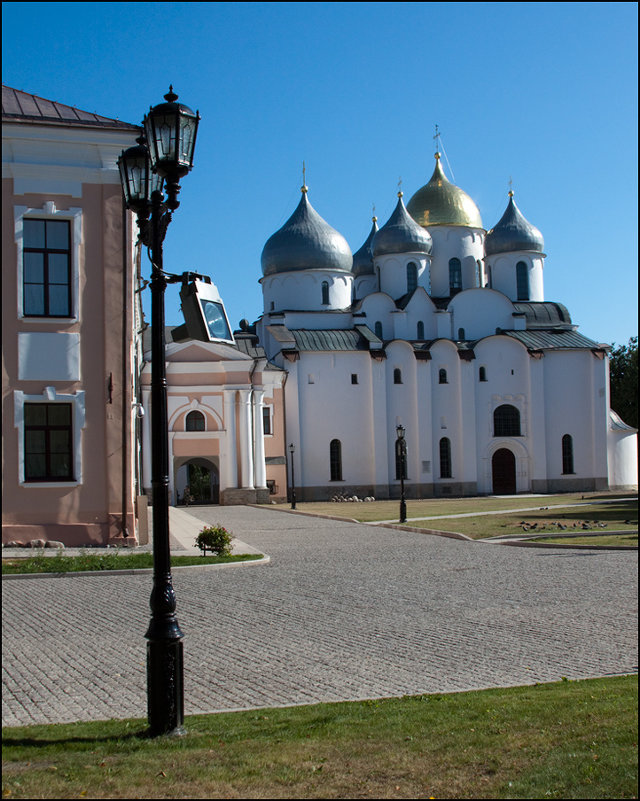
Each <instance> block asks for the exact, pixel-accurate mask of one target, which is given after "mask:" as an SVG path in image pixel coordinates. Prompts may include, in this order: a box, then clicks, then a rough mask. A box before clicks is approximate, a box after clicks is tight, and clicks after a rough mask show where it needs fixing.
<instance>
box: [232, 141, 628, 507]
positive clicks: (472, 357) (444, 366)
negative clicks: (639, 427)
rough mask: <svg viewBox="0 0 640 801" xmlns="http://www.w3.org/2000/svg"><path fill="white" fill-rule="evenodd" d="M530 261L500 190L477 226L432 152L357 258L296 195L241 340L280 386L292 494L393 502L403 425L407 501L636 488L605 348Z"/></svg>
mask: <svg viewBox="0 0 640 801" xmlns="http://www.w3.org/2000/svg"><path fill="white" fill-rule="evenodd" d="M543 251H544V241H543V237H542V234H541V233H540V231H539V230H538V229H537V228H536V227H535V226H534V225H532V224H531V223H530V222H528V221H527V220H526V219H525V217H524V216H523V214H522V213H521V212H520V210H519V208H518V207H517V205H516V203H515V201H514V199H513V193H512V192H509V201H508V204H507V208H506V210H505V212H504V214H503V216H502V218H501V219H500V220H499V222H497V223H496V225H495V226H494V227H493V228H492V229H491V230H489V231H487V230H486V229H485V228H484V226H483V223H482V219H481V217H480V213H479V211H478V208H477V207H476V205H475V203H474V202H473V200H472V199H471V198H470V197H469V196H468V195H467V194H466V193H465V192H464V191H463V190H462V189H460V188H459V187H457V186H455V185H454V184H452V183H451V182H450V181H449V180H448V179H447V178H446V177H445V175H444V172H443V169H442V165H441V163H440V154H439V153H436V164H435V170H434V172H433V175H432V177H431V179H430V180H429V182H428V183H427V184H426V185H425V186H423V187H422V188H421V189H419V190H418V191H417V192H416V193H415V194H414V195H413V197H412V198H411V200H410V201H409V203H408V204H407V206H406V207H405V205H404V203H403V199H402V193H398V204H397V206H396V208H395V211H394V212H393V214H392V215H391V217H390V218H389V220H387V222H386V223H385V224H384V225H383V226H382V227H380V228H378V225H377V221H376V218H375V217H374V219H373V227H372V229H371V232H370V234H369V236H368V238H367V240H366V242H365V243H364V244H363V245H362V247H361V248H360V249H359V250H358V251H357V252H356V253H354V254H352V252H351V250H350V248H349V245H348V244H347V242H346V240H345V239H344V237H343V236H341V234H340V233H339V232H338V231H336V230H335V229H334V228H332V227H331V226H330V225H329V224H328V223H327V222H326V221H325V220H324V219H323V218H322V217H321V216H320V215H319V214H318V213H317V212H316V211H315V209H314V208H313V207H312V205H311V204H310V202H309V198H308V195H307V188H306V186H303V187H302V197H301V200H300V203H299V205H298V207H297V208H296V210H295V211H294V213H293V214H292V216H291V217H290V218H289V220H288V221H287V222H286V223H285V224H284V225H283V226H282V228H281V229H280V230H278V231H276V233H274V234H273V235H272V236H271V237H270V238H269V240H268V241H267V243H266V244H265V246H264V250H263V252H262V273H263V277H262V278H261V284H262V291H263V297H264V312H263V314H262V315H261V317H260V318H259V320H258V321H257V322H256V323H255V326H251V327H249V326H248V325H247V324H245V325H244V326H243V328H244V331H243V332H242V334H240V336H245V337H249V336H250V335H253V338H254V341H255V342H256V344H259V346H260V347H261V348H263V349H264V353H265V355H266V358H267V359H268V362H269V363H270V364H271V365H272V366H273V367H274V368H276V367H279V368H281V370H283V371H285V372H286V374H287V375H286V381H285V383H284V406H285V408H284V415H285V425H286V434H285V437H286V447H287V450H289V448H290V444H291V445H293V446H294V458H295V488H296V494H297V498H298V499H299V500H307V501H311V500H324V499H328V498H330V497H331V496H333V495H335V494H337V493H339V492H341V491H348V492H349V493H354V494H357V495H359V496H360V497H364V496H375V497H376V498H389V497H397V496H398V494H399V487H400V478H401V476H400V467H399V465H398V464H397V462H396V448H395V444H396V437H397V434H396V429H397V427H398V426H400V425H401V426H403V427H404V430H405V441H406V443H407V468H406V481H405V488H406V492H407V495H408V497H423V498H424V497H432V496H443V495H479V494H512V493H523V492H533V493H546V492H563V491H597V490H605V489H613V488H623V487H624V488H630V487H632V486H637V435H636V431H635V429H632V428H630V427H629V426H627V425H626V424H625V423H624V422H623V421H622V420H621V419H620V418H619V417H618V416H617V415H616V414H615V412H613V411H612V410H611V409H610V405H609V376H608V354H607V346H606V345H602V344H598V343H596V342H594V341H592V340H590V339H588V338H586V337H584V336H582V335H581V334H580V333H578V332H577V326H576V325H574V324H573V323H572V321H571V317H570V315H569V312H568V310H567V308H566V307H565V306H564V305H562V304H560V303H557V302H553V301H546V300H545V297H544V277H543V272H544V269H543V268H544V259H545V253H544V252H543ZM287 457H289V454H287ZM289 469H290V468H289ZM290 479H291V476H289V483H290Z"/></svg>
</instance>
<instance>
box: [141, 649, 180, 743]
mask: <svg viewBox="0 0 640 801" xmlns="http://www.w3.org/2000/svg"><path fill="white" fill-rule="evenodd" d="M182 660H183V656H182V640H171V641H169V642H166V641H165V642H148V643H147V715H148V720H149V734H150V736H151V737H157V736H158V735H161V734H166V735H173V736H180V735H183V734H185V733H186V732H185V729H184V728H183V724H184V687H183V682H182V675H183V664H182Z"/></svg>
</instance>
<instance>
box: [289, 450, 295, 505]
mask: <svg viewBox="0 0 640 801" xmlns="http://www.w3.org/2000/svg"><path fill="white" fill-rule="evenodd" d="M295 452H296V449H295V446H294V444H293V442H292V443H291V445H289V453H290V454H291V508H292V509H295V508H296V478H295V472H294V470H293V454H294V453H295Z"/></svg>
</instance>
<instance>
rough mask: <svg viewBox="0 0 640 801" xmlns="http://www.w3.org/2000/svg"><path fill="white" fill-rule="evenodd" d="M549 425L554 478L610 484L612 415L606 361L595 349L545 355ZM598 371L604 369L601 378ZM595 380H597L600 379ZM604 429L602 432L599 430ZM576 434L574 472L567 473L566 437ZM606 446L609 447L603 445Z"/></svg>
mask: <svg viewBox="0 0 640 801" xmlns="http://www.w3.org/2000/svg"><path fill="white" fill-rule="evenodd" d="M543 361H544V372H545V423H546V446H547V463H546V476H547V480H548V481H549V482H557V481H559V480H562V481H563V482H565V483H566V482H567V481H571V482H572V483H573V482H575V481H577V480H579V479H583V480H584V479H589V480H593V481H595V482H596V487H595V488H599V487H603V488H604V487H606V485H607V472H608V471H607V465H606V453H607V451H606V426H607V417H606V413H605V414H603V413H602V410H601V409H598V407H603V404H602V403H599V402H598V401H599V390H602V397H603V398H604V395H605V392H604V387H598V386H594V383H595V384H598V383H600V382H602V381H603V377H604V367H605V363H604V361H603V360H598V359H596V358H595V357H594V355H593V354H592V353H591V352H590V351H583V350H576V351H570V350H567V351H547V352H545V355H544V359H543ZM598 373H602V376H600V378H599V380H598V375H597V374H598ZM594 379H595V381H594ZM599 428H601V429H602V431H600V432H598V429H599ZM565 435H569V436H571V439H572V445H573V470H572V471H571V472H570V473H563V459H562V438H563V436H565ZM603 446H604V447H603Z"/></svg>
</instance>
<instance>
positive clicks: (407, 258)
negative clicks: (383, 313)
mask: <svg viewBox="0 0 640 801" xmlns="http://www.w3.org/2000/svg"><path fill="white" fill-rule="evenodd" d="M411 262H412V263H413V264H415V265H416V273H417V286H421V287H422V288H423V289H424V290H425V291H426V292H430V291H431V276H430V258H429V256H426V255H425V254H424V253H401V254H398V255H389V256H378V257H377V258H376V259H375V261H374V264H375V267H376V270H378V271H379V275H380V291H381V292H385V293H386V294H387V295H390V296H391V297H392V298H400V297H402V296H403V295H406V294H407V292H409V291H411V287H410V286H409V284H408V279H407V265H408V264H409V263H411Z"/></svg>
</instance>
